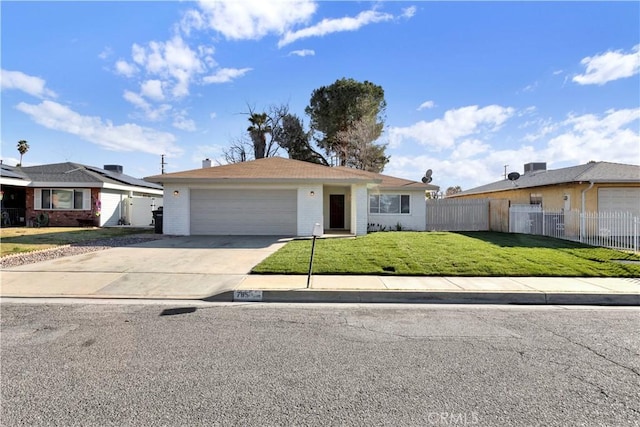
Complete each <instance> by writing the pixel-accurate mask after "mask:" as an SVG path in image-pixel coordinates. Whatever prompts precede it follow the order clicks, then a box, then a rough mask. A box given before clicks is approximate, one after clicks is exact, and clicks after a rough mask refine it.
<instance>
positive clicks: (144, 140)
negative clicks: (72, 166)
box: [16, 101, 183, 156]
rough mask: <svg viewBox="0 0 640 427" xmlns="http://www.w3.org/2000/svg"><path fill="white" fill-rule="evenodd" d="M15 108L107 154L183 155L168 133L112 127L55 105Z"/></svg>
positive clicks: (171, 135)
mask: <svg viewBox="0 0 640 427" xmlns="http://www.w3.org/2000/svg"><path fill="white" fill-rule="evenodd" d="M16 108H17V109H18V110H20V111H22V112H23V113H25V114H27V115H29V116H30V117H31V119H32V120H33V121H34V122H36V123H38V124H40V125H42V126H44V127H46V128H49V129H54V130H58V131H62V132H66V133H69V134H72V135H76V136H78V137H79V138H81V139H83V140H85V141H89V142H91V143H93V144H96V145H99V146H100V147H102V148H105V149H107V150H113V151H139V152H143V153H149V154H167V155H168V156H174V155H179V154H181V153H182V151H183V150H182V149H181V148H180V147H178V146H177V145H176V144H175V140H176V138H175V136H174V135H173V134H171V133H167V132H159V131H156V130H154V129H151V128H146V127H142V126H138V125H136V124H133V123H125V124H123V125H114V124H113V123H111V122H110V121H108V120H107V121H103V120H102V119H101V118H99V117H92V116H82V115H80V114H79V113H77V112H75V111H73V110H71V109H70V108H69V107H67V106H64V105H62V104H59V103H57V102H53V101H42V102H41V103H40V104H38V105H33V104H27V103H24V102H21V103H20V104H18V105H17V107H16Z"/></svg>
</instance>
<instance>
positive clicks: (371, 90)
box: [305, 78, 389, 172]
mask: <svg viewBox="0 0 640 427" xmlns="http://www.w3.org/2000/svg"><path fill="white" fill-rule="evenodd" d="M386 106H387V104H386V101H385V99H384V90H383V89H382V87H381V86H378V85H376V84H373V83H371V82H369V81H364V82H359V81H356V80H354V79H346V78H343V79H339V80H336V81H335V82H334V83H333V84H331V85H329V86H322V87H320V88H318V89H316V90H314V91H313V93H312V94H311V100H310V102H309V105H308V106H307V107H306V108H305V112H306V113H307V114H308V115H309V117H310V119H311V128H312V130H313V131H314V132H316V135H317V142H318V146H319V147H320V148H322V149H323V150H324V151H325V152H326V154H327V155H328V156H335V157H336V158H337V159H338V162H339V164H340V165H342V166H351V167H357V168H359V169H365V170H371V171H373V172H380V171H381V170H382V168H384V165H385V164H386V163H387V162H388V161H389V158H388V156H386V154H385V148H386V147H385V146H384V145H375V144H374V141H376V140H377V139H378V138H379V137H380V135H381V134H382V129H383V127H384V113H385V111H386ZM356 135H357V136H358V137H357V138H355V136H356ZM370 145H372V147H369V146H370ZM363 153H367V156H377V158H376V159H375V160H372V159H371V158H369V159H368V160H366V161H363V159H362V158H361V156H362V154H363ZM372 165H375V166H372Z"/></svg>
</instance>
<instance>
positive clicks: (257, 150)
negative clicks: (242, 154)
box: [247, 113, 272, 159]
mask: <svg viewBox="0 0 640 427" xmlns="http://www.w3.org/2000/svg"><path fill="white" fill-rule="evenodd" d="M249 122H251V126H249V127H248V128H247V131H248V132H249V136H250V137H251V141H252V142H253V153H254V156H255V158H256V159H263V158H264V156H265V154H266V149H267V136H266V134H268V133H271V131H272V129H271V125H270V124H269V116H267V114H266V113H251V115H250V116H249Z"/></svg>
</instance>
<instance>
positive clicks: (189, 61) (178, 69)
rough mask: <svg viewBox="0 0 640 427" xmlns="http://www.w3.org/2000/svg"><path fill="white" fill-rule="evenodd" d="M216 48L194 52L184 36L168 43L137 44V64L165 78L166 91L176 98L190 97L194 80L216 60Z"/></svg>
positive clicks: (133, 47)
mask: <svg viewBox="0 0 640 427" xmlns="http://www.w3.org/2000/svg"><path fill="white" fill-rule="evenodd" d="M212 52H213V50H212V49H206V48H201V49H198V50H193V49H191V48H190V47H189V46H188V45H187V44H186V43H185V42H184V40H183V39H182V37H180V36H177V35H176V36H174V37H173V38H172V39H171V40H168V41H166V42H158V41H151V42H149V43H148V44H147V46H140V45H138V44H134V45H133V46H132V48H131V56H132V58H133V61H134V62H135V63H136V64H138V65H139V66H141V67H143V68H144V69H145V71H146V73H147V74H148V75H151V76H156V77H159V78H160V79H162V87H163V89H167V90H169V91H170V93H171V94H172V95H173V96H174V97H176V98H181V97H184V96H186V95H188V94H189V85H190V83H191V81H192V79H193V78H194V77H195V76H197V75H198V74H201V73H203V72H205V71H206V65H205V63H207V62H211V61H213V58H211V56H210V55H211V53H212Z"/></svg>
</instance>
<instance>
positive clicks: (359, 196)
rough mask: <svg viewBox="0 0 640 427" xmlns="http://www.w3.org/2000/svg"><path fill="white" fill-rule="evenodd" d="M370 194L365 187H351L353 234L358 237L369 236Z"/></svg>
mask: <svg viewBox="0 0 640 427" xmlns="http://www.w3.org/2000/svg"><path fill="white" fill-rule="evenodd" d="M368 194H369V193H368V191H367V187H366V186H365V185H352V186H351V233H353V234H355V235H357V236H362V235H365V234H367V220H368V212H369V196H368Z"/></svg>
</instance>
